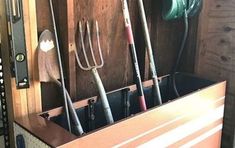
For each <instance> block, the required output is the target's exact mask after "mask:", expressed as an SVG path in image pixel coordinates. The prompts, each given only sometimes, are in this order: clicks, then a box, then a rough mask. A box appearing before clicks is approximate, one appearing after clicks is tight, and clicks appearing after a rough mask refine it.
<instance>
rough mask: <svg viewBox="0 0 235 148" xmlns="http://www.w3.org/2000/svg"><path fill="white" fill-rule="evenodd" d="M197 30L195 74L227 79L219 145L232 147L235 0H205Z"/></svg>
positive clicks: (233, 133)
mask: <svg viewBox="0 0 235 148" xmlns="http://www.w3.org/2000/svg"><path fill="white" fill-rule="evenodd" d="M203 2H204V8H203V11H202V14H201V16H200V23H199V24H200V25H199V30H198V36H199V38H198V44H197V58H196V61H197V62H196V63H197V64H196V67H195V68H196V73H197V74H199V75H200V76H202V77H205V78H208V79H213V80H227V82H228V83H227V97H226V103H225V115H224V116H225V117H224V127H223V136H222V137H223V138H222V147H234V144H235V143H234V141H235V139H234V137H235V131H234V128H235V109H234V105H235V101H234V99H235V93H234V92H235V84H234V81H235V70H234V68H235V42H234V40H235V31H234V30H235V21H234V20H235V1H234V0H226V1H221V0H206V1H203Z"/></svg>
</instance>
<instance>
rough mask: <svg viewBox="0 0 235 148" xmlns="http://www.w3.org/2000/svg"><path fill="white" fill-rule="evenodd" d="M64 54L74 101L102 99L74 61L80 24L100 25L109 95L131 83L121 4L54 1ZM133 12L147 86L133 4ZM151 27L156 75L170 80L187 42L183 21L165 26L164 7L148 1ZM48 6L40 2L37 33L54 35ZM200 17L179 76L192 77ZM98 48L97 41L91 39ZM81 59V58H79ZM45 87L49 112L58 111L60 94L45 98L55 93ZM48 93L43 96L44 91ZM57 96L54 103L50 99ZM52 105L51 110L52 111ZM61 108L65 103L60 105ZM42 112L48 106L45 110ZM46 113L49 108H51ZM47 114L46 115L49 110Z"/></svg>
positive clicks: (88, 75) (115, 1)
mask: <svg viewBox="0 0 235 148" xmlns="http://www.w3.org/2000/svg"><path fill="white" fill-rule="evenodd" d="M53 2H54V6H55V12H56V13H55V14H56V21H57V24H58V25H57V27H58V34H59V39H60V45H61V48H62V49H61V50H62V51H61V52H62V55H63V59H64V67H65V72H66V80H67V88H68V89H69V90H70V94H71V96H72V98H86V97H90V96H94V95H97V94H98V91H97V87H96V85H95V83H94V80H93V78H92V75H91V73H90V72H84V71H82V70H81V69H80V68H79V67H78V65H77V64H76V61H75V56H74V52H73V51H74V50H75V49H79V50H80V46H79V44H78V41H79V38H78V29H77V26H78V21H82V22H83V27H84V22H85V21H92V20H98V22H99V27H100V40H101V48H102V51H103V56H104V62H105V64H104V67H103V68H102V69H99V70H98V71H99V73H100V76H101V79H102V81H103V83H104V86H105V88H106V89H107V91H110V90H114V89H117V88H120V87H123V86H126V85H129V84H134V82H133V72H132V64H131V59H130V54H129V49H128V45H127V43H126V39H125V37H126V36H125V30H124V22H123V15H122V10H121V1H120V0H97V1H92V0H67V1H66V0H54V1H53ZM128 3H129V11H130V16H131V21H132V26H133V33H134V37H135V43H136V50H137V56H138V60H139V66H140V71H141V76H142V80H148V79H150V77H149V61H148V56H147V54H146V50H145V45H144V35H143V31H142V27H141V22H140V17H139V12H138V5H137V2H136V1H132V0H129V1H128ZM144 5H145V8H146V16H147V22H148V26H149V30H150V35H151V41H152V45H153V49H154V55H155V61H156V67H157V71H158V75H159V76H161V75H165V74H168V73H169V72H170V70H171V68H172V66H173V64H174V62H175V58H176V55H177V53H178V49H179V47H180V42H181V40H182V36H183V29H184V26H183V20H182V19H180V20H175V21H168V22H167V21H164V20H163V19H162V16H161V6H162V3H161V1H154V0H144ZM48 8H49V6H48V0H37V14H38V15H37V17H38V19H37V21H38V31H39V32H41V31H43V30H44V29H49V30H51V18H50V14H49V9H48ZM197 21H198V19H197V17H195V18H193V19H192V20H190V26H191V27H190V34H189V39H188V41H187V45H186V51H185V52H184V55H183V59H182V62H181V66H180V69H179V70H180V71H187V72H193V71H194V66H193V65H194V59H195V47H196V37H197V34H196V32H197ZM93 42H94V43H95V37H94V36H93ZM79 53H80V52H79ZM46 85H47V84H45V83H44V84H42V95H43V102H47V104H45V103H43V104H45V105H46V106H47V107H49V106H50V104H51V108H53V107H56V106H53V104H58V100H61V99H60V98H58V96H59V93H57V94H55V95H50V97H49V95H46V93H47V90H48V89H50V90H52V92H53V93H56V88H52V87H53V85H51V84H48V86H46ZM44 90H45V91H44ZM52 96H54V97H52ZM48 104H49V105H48ZM61 104H62V101H61ZM43 106H44V105H43ZM47 109H48V108H47ZM47 109H46V110H47Z"/></svg>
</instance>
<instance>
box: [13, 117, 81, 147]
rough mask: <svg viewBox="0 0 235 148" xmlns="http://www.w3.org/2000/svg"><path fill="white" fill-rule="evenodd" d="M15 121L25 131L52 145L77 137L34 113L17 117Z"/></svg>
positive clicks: (55, 145)
mask: <svg viewBox="0 0 235 148" xmlns="http://www.w3.org/2000/svg"><path fill="white" fill-rule="evenodd" d="M15 122H16V123H17V124H18V125H19V126H21V127H22V128H24V129H25V130H26V131H28V132H29V133H31V134H32V135H34V136H35V137H37V138H38V139H40V140H41V141H43V142H44V143H46V144H48V145H49V146H52V147H57V146H59V145H62V144H64V143H67V142H68V141H72V140H74V139H76V138H77V137H76V136H75V135H72V134H70V133H69V132H68V131H66V130H65V129H63V128H61V127H59V126H58V125H57V124H55V123H53V122H50V121H48V120H46V119H44V118H42V117H40V116H38V115H36V114H33V115H29V116H26V117H22V118H17V119H16V120H15Z"/></svg>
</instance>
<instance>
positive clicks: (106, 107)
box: [75, 21, 113, 124]
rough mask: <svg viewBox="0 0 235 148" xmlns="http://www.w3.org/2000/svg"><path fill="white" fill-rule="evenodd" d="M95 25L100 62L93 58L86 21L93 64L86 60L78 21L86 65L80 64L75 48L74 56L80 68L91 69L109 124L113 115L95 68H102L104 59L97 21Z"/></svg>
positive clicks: (80, 24) (81, 36) (87, 27)
mask: <svg viewBox="0 0 235 148" xmlns="http://www.w3.org/2000/svg"><path fill="white" fill-rule="evenodd" d="M95 25H96V37H97V45H98V51H99V58H100V61H101V63H100V64H97V61H96V58H95V55H94V51H93V46H92V41H91V33H90V27H89V23H88V22H87V23H86V29H87V36H88V43H89V48H90V52H91V57H92V61H93V63H94V64H93V65H92V64H91V63H90V62H89V60H88V56H87V53H86V50H85V45H84V39H83V31H82V23H81V22H79V34H80V41H81V48H82V52H83V54H84V58H85V62H86V66H83V65H82V63H81V60H80V59H79V56H78V53H77V51H76V50H75V56H76V59H77V63H78V65H79V67H80V68H81V69H82V70H85V71H89V70H91V71H92V74H93V76H94V78H95V82H96V85H97V87H98V90H99V94H100V99H101V102H102V106H103V109H104V113H105V118H106V120H107V122H108V123H109V124H110V123H113V115H112V112H111V109H110V106H109V102H108V99H107V96H106V92H105V89H104V86H103V83H102V81H101V79H100V76H99V73H98V71H97V68H102V67H103V65H104V60H103V56H102V52H101V47H100V39H99V26H98V22H97V21H96V22H95Z"/></svg>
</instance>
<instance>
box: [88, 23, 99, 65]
mask: <svg viewBox="0 0 235 148" xmlns="http://www.w3.org/2000/svg"><path fill="white" fill-rule="evenodd" d="M86 27H87V35H88V42H89V47H90V51H91V56H92V60H93V62H94V64H95V66H98V65H97V62H96V59H95V55H94V51H93V46H92V42H91V32H90V25H89V22H88V21H87V22H86Z"/></svg>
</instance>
